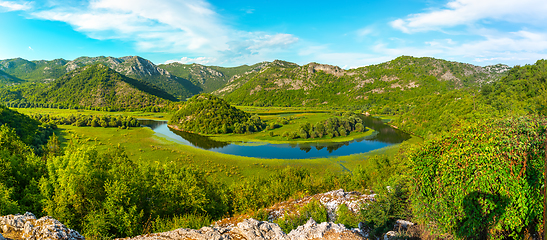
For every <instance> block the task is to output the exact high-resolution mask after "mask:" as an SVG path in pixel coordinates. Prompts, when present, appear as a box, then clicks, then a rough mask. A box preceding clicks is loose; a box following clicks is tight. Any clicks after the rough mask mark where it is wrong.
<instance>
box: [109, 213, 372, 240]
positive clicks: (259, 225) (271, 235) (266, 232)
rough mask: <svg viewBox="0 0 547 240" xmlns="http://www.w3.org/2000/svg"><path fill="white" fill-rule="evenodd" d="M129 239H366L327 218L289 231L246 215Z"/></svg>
mask: <svg viewBox="0 0 547 240" xmlns="http://www.w3.org/2000/svg"><path fill="white" fill-rule="evenodd" d="M125 239H126V240H129V239H131V240H163V239H166V240H167V239H188V240H189V239H193V240H228V239H234V240H236V239H237V240H311V239H333V240H334V239H348V240H360V239H365V238H364V237H363V236H361V235H360V234H359V233H358V232H356V231H352V230H349V229H347V228H345V227H344V225H342V224H335V223H330V222H324V223H321V224H317V223H316V222H315V221H314V220H313V219H311V218H310V220H309V221H308V222H307V223H306V224H305V225H303V226H299V227H298V228H297V229H294V230H292V231H291V232H290V233H289V234H286V233H285V232H283V230H281V228H280V227H279V225H277V224H275V223H270V222H263V221H258V220H255V219H252V218H250V219H245V220H244V221H243V222H240V223H238V224H237V225H236V226H234V227H215V228H213V227H203V228H201V229H199V230H193V229H185V228H181V229H177V230H173V231H169V232H163V233H154V234H147V235H142V236H137V237H134V238H125ZM120 240H121V239H120Z"/></svg>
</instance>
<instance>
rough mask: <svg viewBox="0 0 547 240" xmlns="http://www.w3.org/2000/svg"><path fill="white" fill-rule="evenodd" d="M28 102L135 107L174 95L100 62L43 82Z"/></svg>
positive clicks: (162, 102) (157, 103)
mask: <svg viewBox="0 0 547 240" xmlns="http://www.w3.org/2000/svg"><path fill="white" fill-rule="evenodd" d="M46 86H47V87H46V88H45V89H43V90H42V91H38V92H37V93H36V94H34V95H33V96H26V98H27V100H29V102H34V103H44V104H60V105H66V106H80V107H108V108H115V109H135V108H142V107H148V106H164V105H166V104H168V103H169V101H176V100H177V99H176V98H175V97H173V96H172V95H170V94H168V93H166V92H165V91H163V90H161V89H159V88H157V87H156V86H153V85H150V84H148V83H146V82H142V81H140V80H136V79H132V78H129V77H126V76H124V75H122V74H120V73H118V72H116V71H114V70H112V69H110V68H108V67H107V66H105V65H104V64H100V63H98V64H94V65H90V66H85V67H81V68H78V69H76V70H73V71H71V72H69V73H67V74H65V75H64V76H62V77H60V78H58V79H57V80H55V81H53V82H51V83H50V84H48V85H46Z"/></svg>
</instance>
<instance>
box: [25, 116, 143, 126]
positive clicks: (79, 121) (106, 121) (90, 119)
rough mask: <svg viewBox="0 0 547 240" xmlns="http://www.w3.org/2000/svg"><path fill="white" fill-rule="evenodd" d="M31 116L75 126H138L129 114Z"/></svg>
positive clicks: (55, 123)
mask: <svg viewBox="0 0 547 240" xmlns="http://www.w3.org/2000/svg"><path fill="white" fill-rule="evenodd" d="M30 117H31V118H33V119H35V120H38V121H40V122H42V123H47V124H54V125H74V126H77V127H86V126H89V127H104V128H106V127H119V128H122V129H125V128H130V127H139V126H140V124H139V122H138V121H137V119H136V118H134V117H131V116H110V115H98V116H93V115H82V114H78V115H72V114H71V115H69V116H66V117H64V116H55V115H53V116H52V115H49V114H44V115H42V114H32V115H30Z"/></svg>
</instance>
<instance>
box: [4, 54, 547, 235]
mask: <svg viewBox="0 0 547 240" xmlns="http://www.w3.org/2000/svg"><path fill="white" fill-rule="evenodd" d="M0 67H1V68H0V70H1V71H3V72H0V84H1V86H0V102H1V103H2V104H3V105H5V106H1V108H0V117H1V118H0V174H2V176H6V177H4V178H0V215H6V214H14V213H17V212H24V211H32V212H33V213H34V214H36V215H37V216H38V215H40V216H44V215H49V216H52V217H54V218H56V219H58V220H59V221H61V222H63V223H64V224H66V225H67V226H69V227H70V228H74V229H76V230H78V231H79V232H80V233H82V234H83V235H84V236H85V237H86V238H88V239H110V238H116V237H132V236H137V235H141V234H148V233H153V232H158V231H167V230H172V229H176V228H181V227H187V228H188V227H192V228H200V227H202V226H209V225H210V224H212V222H213V221H217V220H221V219H226V218H230V219H238V218H248V217H253V218H256V219H259V220H262V221H271V222H273V221H274V220H271V219H268V216H269V215H268V214H270V212H268V211H270V210H268V209H269V207H271V206H274V205H276V204H279V203H280V202H283V201H289V200H290V201H298V200H299V199H303V198H304V197H308V196H311V195H314V194H318V193H323V192H327V191H332V190H336V189H340V188H342V189H344V190H346V191H359V192H361V193H365V192H367V193H368V192H373V193H375V195H374V201H371V202H370V203H369V204H362V205H360V206H359V207H358V210H357V211H354V212H351V211H349V210H347V207H348V206H345V205H344V206H345V207H346V209H345V210H344V208H340V209H338V210H337V211H338V213H337V214H338V216H340V217H339V218H334V219H333V218H331V217H325V218H324V219H329V221H335V222H337V223H342V224H343V225H344V226H345V227H347V228H357V227H360V228H366V229H368V231H369V232H368V233H369V234H370V235H369V236H370V237H371V238H381V237H383V236H384V234H385V233H386V232H388V231H391V230H392V229H393V226H394V224H395V223H396V221H397V220H399V219H404V220H408V221H412V222H414V223H417V229H418V230H416V231H418V232H419V233H416V232H414V233H411V232H410V231H405V232H402V231H401V232H399V234H400V236H401V237H402V238H412V237H415V238H450V239H472V238H475V237H477V236H479V238H481V239H503V238H514V239H525V238H527V237H531V236H537V235H538V234H540V233H543V231H544V229H543V227H542V225H541V224H539V223H541V222H542V221H543V216H542V214H541V211H542V209H541V202H542V195H541V193H542V192H541V191H543V190H542V189H543V187H542V183H543V180H544V175H543V174H542V173H543V169H544V167H545V166H544V157H545V153H546V149H545V146H544V142H545V139H546V129H547V125H546V123H547V120H546V116H545V114H546V113H547V112H546V108H545V106H546V105H547V102H546V99H547V92H546V90H545V89H546V87H547V82H546V81H545V80H546V76H547V61H546V60H538V61H537V62H536V63H535V64H533V65H525V66H515V67H512V68H511V67H509V66H507V65H502V64H498V65H492V66H485V67H480V66H474V65H471V64H466V63H459V62H451V61H446V60H442V59H435V58H415V57H410V56H401V57H398V58H396V59H394V60H392V61H388V62H385V63H381V64H377V65H370V66H365V67H360V68H355V69H342V68H340V67H337V66H331V65H326V64H319V63H309V64H306V65H303V66H300V65H298V64H295V63H291V62H286V61H280V60H275V61H273V62H261V63H257V64H254V65H243V66H239V67H232V68H229V67H218V66H205V65H200V64H180V63H169V64H161V65H158V66H156V65H154V64H153V63H152V62H150V61H148V60H146V59H143V58H140V57H122V58H113V57H95V58H90V57H81V58H77V59H75V60H73V61H67V60H53V61H27V60H24V59H10V60H3V61H0ZM46 68H47V69H46ZM4 73H5V74H4ZM2 76H4V77H3V78H2ZM2 79H5V81H4V80H2ZM370 119H374V120H375V121H377V122H380V123H379V124H381V125H382V126H383V128H378V127H377V126H374V127H373V125H372V124H371V123H370V122H367V121H368V120H370ZM145 120H159V121H162V122H161V124H166V123H165V122H168V124H169V125H170V126H171V127H172V128H171V129H169V128H165V129H166V130H165V131H171V132H173V133H176V134H177V135H178V136H180V137H181V138H182V139H185V138H184V136H187V137H188V138H192V137H194V138H205V139H210V140H213V141H216V142H219V143H220V144H217V145H214V144H213V145H212V146H210V147H208V148H200V147H199V146H196V144H194V146H193V145H192V142H191V140H190V139H185V140H187V141H188V142H189V144H181V143H180V142H181V141H183V140H180V141H177V140H174V139H173V138H170V137H169V136H167V134H166V132H164V133H162V132H160V131H156V130H154V129H152V128H151V127H150V128H149V127H143V126H140V124H139V122H138V121H145ZM155 123H157V122H155ZM382 123H385V124H382ZM174 129H176V130H179V131H183V132H182V133H180V132H179V133H177V132H178V131H174ZM387 131H395V132H397V133H401V134H404V135H405V136H408V137H404V138H402V137H401V138H400V139H399V138H397V139H387V140H386V139H381V137H382V136H386V132H387ZM408 134H410V135H408ZM401 139H402V140H401ZM361 141H365V142H366V141H370V142H371V144H377V143H379V142H380V143H381V144H384V145H379V146H381V147H379V148H377V149H375V150H372V151H364V150H357V152H355V153H352V154H345V155H343V156H338V155H332V156H330V157H316V158H305V159H296V157H293V158H294V159H292V158H290V157H287V158H279V159H276V158H274V157H269V158H255V157H244V156H238V155H231V154H224V153H220V152H217V151H219V150H217V149H216V148H222V147H225V146H229V145H231V144H235V145H238V146H239V145H241V146H251V147H252V146H254V145H256V146H262V145H272V146H274V147H275V149H276V151H284V149H288V148H297V149H296V150H297V151H301V152H305V153H308V151H312V152H313V151H321V150H322V151H326V150H327V148H325V149H323V147H316V149H313V148H312V147H309V148H304V147H302V149H298V148H299V147H298V146H301V145H299V144H321V143H339V145H340V147H339V148H344V147H346V146H349V145H351V144H353V143H356V142H361ZM382 141H383V142H382ZM314 146H319V145H314ZM337 148H338V147H335V148H330V149H329V150H331V151H334V152H335V153H336V151H337ZM257 149H264V148H257ZM257 151H259V150H257ZM313 204H315V203H313V202H312V203H310V204H309V205H306V208H311V210H310V209H307V210H306V211H308V212H313V211H315V210H317V208H322V206H316V205H313ZM302 209H304V208H302ZM314 209H315V210H314ZM477 209H479V210H480V211H479V210H477ZM344 211H345V212H344ZM303 212H304V210H303ZM302 214H303V213H302ZM310 214H311V213H310ZM313 214H316V213H313ZM307 217H308V216H307V215H306V216H304V215H302V216H299V215H298V216H297V215H294V216H293V215H286V216H284V218H278V219H277V220H275V222H276V223H278V224H280V225H281V226H282V227H283V229H284V230H285V231H289V230H291V229H295V228H296V227H298V226H299V225H301V224H303V222H302V221H304V222H305V221H307ZM304 218H306V219H304ZM279 219H282V220H279ZM291 221H294V222H291Z"/></svg>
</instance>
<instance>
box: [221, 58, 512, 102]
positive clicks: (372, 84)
mask: <svg viewBox="0 0 547 240" xmlns="http://www.w3.org/2000/svg"><path fill="white" fill-rule="evenodd" d="M509 69H510V67H508V66H506V65H495V66H488V67H480V66H474V65H471V64H465V63H458V62H450V61H446V60H441V59H435V58H426V57H424V58H415V57H408V56H402V57H398V58H396V59H394V60H392V61H389V62H385V63H381V64H378V65H371V66H366V67H361V68H357V69H349V70H344V69H341V68H340V67H338V66H332V65H326V64H319V63H310V64H307V65H304V66H299V65H297V64H295V63H290V62H285V61H279V60H276V61H274V62H271V63H267V64H265V66H264V67H263V68H261V69H260V70H259V71H256V72H250V73H246V74H243V75H239V76H237V77H234V78H233V79H231V80H230V81H229V82H228V83H227V84H226V86H224V87H223V88H220V89H218V90H216V91H214V92H213V94H215V95H217V96H222V97H224V98H225V99H226V100H227V101H228V102H230V103H232V104H236V105H254V106H293V107H296V106H322V105H325V106H329V105H332V106H339V105H366V104H374V103H379V102H384V103H385V102H386V101H390V102H397V101H401V100H403V99H408V98H410V97H414V96H420V95H430V94H439V93H443V92H446V91H449V90H453V89H460V88H466V87H472V86H479V85H481V84H483V83H486V82H491V81H497V80H498V79H500V78H501V77H502V76H504V75H505V74H506V71H507V70H509Z"/></svg>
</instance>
